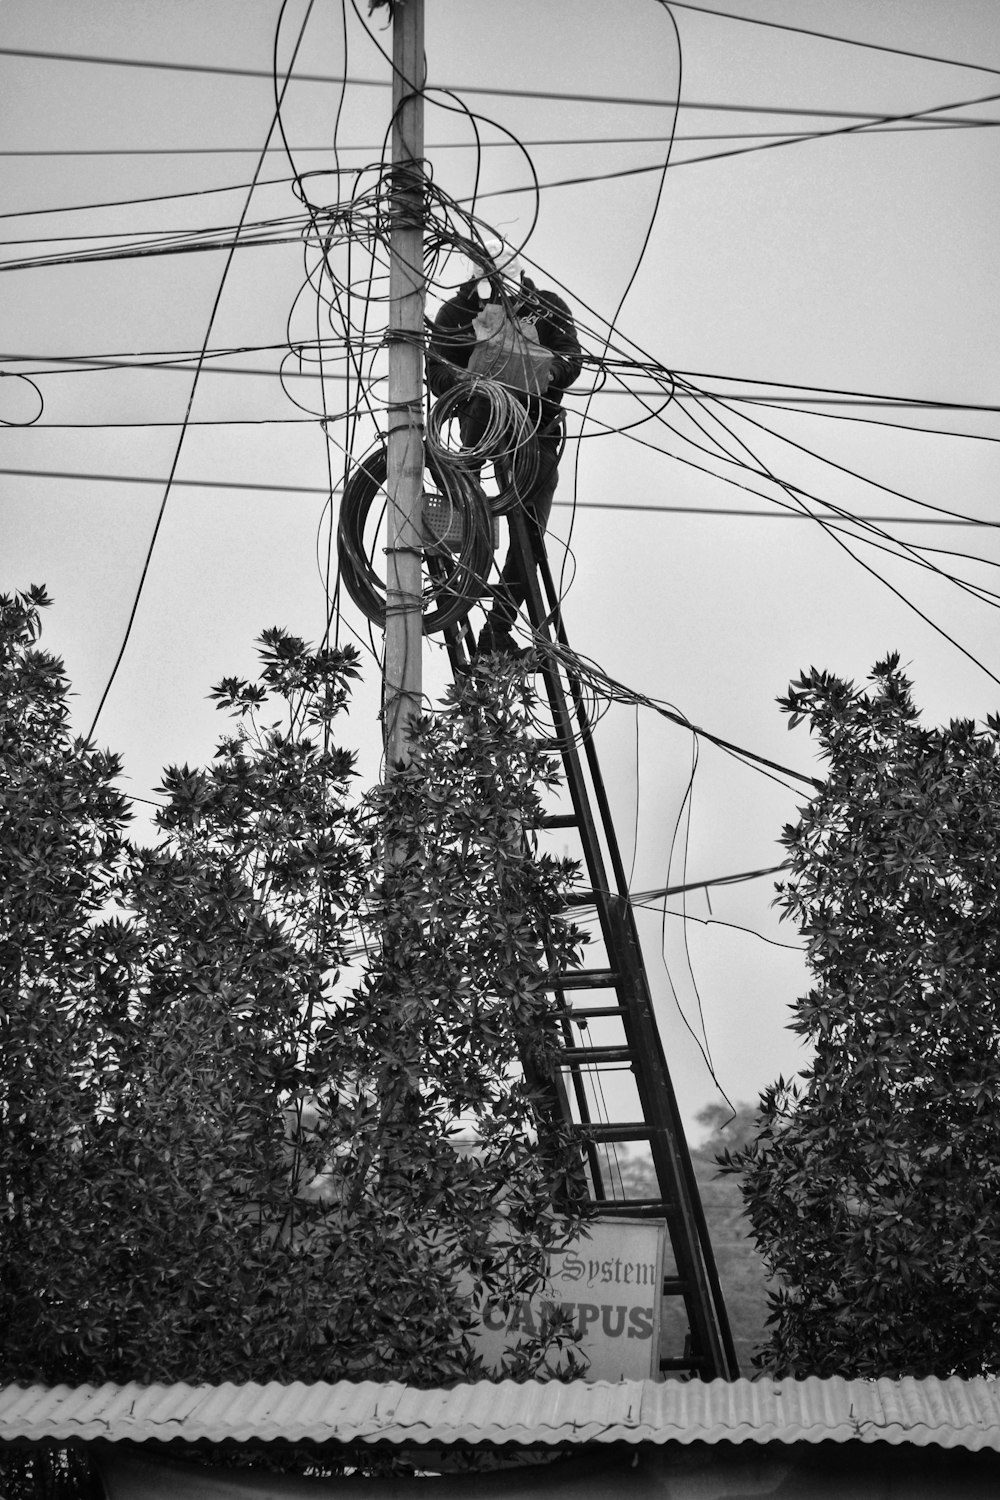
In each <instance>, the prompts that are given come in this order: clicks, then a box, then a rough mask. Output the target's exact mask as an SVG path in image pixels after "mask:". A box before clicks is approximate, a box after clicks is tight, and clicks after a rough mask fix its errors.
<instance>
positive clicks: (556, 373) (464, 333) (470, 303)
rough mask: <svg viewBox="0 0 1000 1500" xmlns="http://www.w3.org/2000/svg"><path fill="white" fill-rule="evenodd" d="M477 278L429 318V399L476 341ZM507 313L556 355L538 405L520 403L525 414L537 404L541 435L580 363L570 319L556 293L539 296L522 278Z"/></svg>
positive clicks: (448, 382) (450, 381)
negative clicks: (528, 327) (529, 324)
mask: <svg viewBox="0 0 1000 1500" xmlns="http://www.w3.org/2000/svg"><path fill="white" fill-rule="evenodd" d="M482 279H483V278H481V277H476V278H475V279H474V280H472V281H466V282H465V283H464V284H463V285H462V286H461V287H460V288H459V290H458V292H457V293H456V295H455V296H454V297H452V298H451V300H450V301H449V302H446V303H445V305H444V306H443V307H442V309H441V311H440V312H439V313H438V315H437V317H436V318H435V319H434V326H433V329H432V331H431V339H430V347H429V349H428V354H427V380H428V384H429V385H430V388H431V394H432V395H434V396H440V395H443V393H444V392H445V391H447V390H449V389H450V388H451V386H453V385H454V384H455V381H456V380H457V378H458V374H459V372H460V371H461V370H464V369H465V368H466V367H467V366H468V363H469V355H470V354H471V353H472V349H473V346H474V344H475V342H476V334H475V330H474V329H473V326H472V324H473V321H474V319H475V318H476V316H477V314H478V313H479V312H480V311H481V310H482V308H483V307H484V306H485V301H488V300H490V299H488V298H487V299H485V301H484V299H483V298H481V297H480V296H479V293H478V292H477V290H476V288H477V287H478V285H479V283H480V281H481V280H482ZM510 311H511V313H512V315H513V316H514V317H515V318H522V319H529V320H530V321H532V322H533V323H534V325H535V331H536V333H537V334H538V342H539V343H540V344H541V345H542V347H543V348H545V349H549V350H551V351H552V353H553V354H554V355H555V356H556V358H555V361H554V363H553V366H552V374H551V377H550V380H549V384H548V387H547V388H546V391H545V394H544V396H543V398H542V400H541V402H540V403H539V402H538V400H537V398H536V397H525V398H524V399H525V401H526V403H527V405H528V409H529V411H530V410H531V409H532V408H533V407H535V406H537V405H539V404H540V406H541V411H540V419H541V420H540V426H541V428H542V429H543V430H544V429H545V428H547V427H550V426H551V425H552V424H553V423H554V422H555V420H556V418H557V417H558V415H559V408H560V406H561V405H562V398H563V391H564V390H565V389H566V387H567V386H570V385H572V384H573V382H574V380H576V379H577V377H578V376H579V374H580V369H581V367H582V364H583V354H582V352H581V350H580V344H579V341H578V340H577V336H576V328H575V326H574V323H573V314H572V313H571V312H570V310H569V308H568V307H567V306H566V303H565V302H564V301H563V300H562V298H561V297H558V296H556V294H555V292H547V291H539V289H538V288H537V287H536V286H535V284H534V282H532V281H529V280H528V278H527V276H525V277H524V278H523V280H522V283H521V294H520V296H515V297H514V298H513V299H512V301H511V304H510Z"/></svg>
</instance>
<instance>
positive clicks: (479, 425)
mask: <svg viewBox="0 0 1000 1500" xmlns="http://www.w3.org/2000/svg"><path fill="white" fill-rule="evenodd" d="M484 243H485V249H486V251H487V254H488V255H489V257H490V259H489V260H488V261H486V262H485V264H484V265H483V274H482V276H479V277H473V278H472V279H471V280H469V281H466V282H465V283H463V285H462V286H461V287H460V288H459V290H458V292H457V293H456V295H455V296H454V297H452V298H451V300H450V301H448V302H446V303H445V304H444V306H443V307H442V308H441V311H440V312H439V313H438V315H437V317H436V318H435V320H434V329H433V332H432V334H431V340H430V347H429V350H428V358H427V379H428V384H429V385H430V389H431V394H432V395H433V396H435V397H441V396H444V395H445V394H446V393H449V392H452V393H453V399H454V408H455V414H456V415H457V416H458V418H459V429H460V433H461V438H462V443H463V446H464V447H465V448H466V449H467V450H470V452H471V453H472V454H473V455H474V459H473V463H472V465H471V467H474V468H477V469H478V467H479V466H481V463H482V462H484V461H485V460H486V459H487V458H494V459H497V460H499V461H500V463H501V465H502V466H504V469H505V473H506V474H507V475H508V482H509V483H510V485H511V487H512V489H513V491H514V503H515V504H518V505H520V506H521V508H522V510H523V513H524V515H525V517H526V518H527V520H528V523H529V526H530V527H531V528H533V529H534V531H535V532H536V533H537V535H538V536H540V537H541V536H544V535H545V528H546V526H547V525H548V520H549V515H550V513H551V510H552V499H553V496H554V495H555V491H556V485H557V483H558V480H559V472H558V471H559V458H560V455H561V453H562V448H563V443H564V440H565V427H564V418H563V413H562V398H563V392H564V391H565V390H566V388H567V387H568V386H570V385H572V384H573V382H574V380H576V379H577V377H578V376H579V374H580V369H581V366H582V362H583V355H582V352H581V349H580V344H579V341H578V339H577V334H576V327H575V324H574V322H573V315H572V313H571V312H570V310H569V308H568V307H567V305H566V303H565V302H564V301H563V300H562V298H561V297H559V296H557V295H556V293H555V292H550V291H545V290H542V289H540V288H538V287H536V286H535V284H534V282H533V281H531V280H530V279H529V278H528V277H527V276H526V275H525V274H524V270H523V268H522V266H521V264H520V261H519V260H518V259H517V257H516V255H515V254H514V253H513V252H512V251H511V250H510V248H509V246H507V245H505V244H504V242H503V240H501V239H499V238H496V239H487V240H486V241H485V242H484ZM484 260H485V258H484ZM470 376H471V377H473V378H472V379H471V380H470V378H469V377H470ZM475 377H480V381H481V382H483V383H479V382H477V380H476V378H475ZM497 386H500V387H502V388H503V391H504V392H505V393H506V399H505V400H499V401H498V399H497V389H496V388H497ZM465 392H467V398H464V394H463V393H465ZM476 458H478V463H477V462H475V459H476ZM525 587H526V585H525V580H524V578H523V575H522V572H521V568H520V565H519V562H518V559H517V557H516V556H515V549H514V548H513V546H512V547H511V548H510V550H509V551H508V553H507V558H506V561H505V562H504V565H503V568H502V570H501V573H500V583H499V585H498V587H497V589H496V590H495V598H494V603H493V607H492V609H491V611H490V613H489V614H488V615H487V617H486V623H485V625H484V627H483V630H482V633H481V635H480V638H479V653H480V654H487V653H489V652H493V651H499V652H505V653H508V654H510V655H517V654H519V653H518V648H517V646H516V645H515V643H514V639H513V637H512V635H511V629H512V627H513V624H514V621H515V619H516V618H517V611H518V607H519V606H520V605H521V604H522V603H523V602H524V597H525Z"/></svg>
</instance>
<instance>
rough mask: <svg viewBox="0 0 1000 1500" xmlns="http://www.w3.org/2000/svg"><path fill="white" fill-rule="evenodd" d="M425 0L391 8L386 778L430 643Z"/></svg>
mask: <svg viewBox="0 0 1000 1500" xmlns="http://www.w3.org/2000/svg"><path fill="white" fill-rule="evenodd" d="M423 83H424V0H395V3H394V4H393V5H392V175H391V182H390V190H389V216H390V237H389V402H388V419H389V430H388V436H387V471H388V472H387V478H386V492H387V495H388V506H387V513H386V528H387V534H388V535H387V543H386V546H387V554H386V618H385V669H384V688H383V699H382V711H383V736H384V744H385V775H386V777H387V778H388V777H390V776H391V775H392V773H393V771H394V769H395V768H396V767H397V766H398V765H399V763H400V762H405V761H406V760H407V759H408V758H409V757H408V753H407V745H406V726H407V724H408V723H409V721H410V719H411V718H412V717H413V715H414V714H415V713H417V712H418V711H419V708H420V701H421V690H422V678H421V652H422V647H423V607H422V606H423V600H422V594H423V579H422V552H421V544H422V506H423V478H424V344H423V338H424V231H423V212H424V201H423V200H424V194H423V187H424V161H423V155H424V100H423V94H422V92H421V90H422V88H423Z"/></svg>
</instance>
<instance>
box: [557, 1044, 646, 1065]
mask: <svg viewBox="0 0 1000 1500" xmlns="http://www.w3.org/2000/svg"><path fill="white" fill-rule="evenodd" d="M634 1059H635V1048H634V1047H563V1048H561V1049H560V1052H559V1065H560V1067H565V1066H566V1065H567V1064H568V1065H569V1066H570V1067H575V1066H576V1065H577V1063H618V1062H632V1061H633V1060H634Z"/></svg>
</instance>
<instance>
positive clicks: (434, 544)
mask: <svg viewBox="0 0 1000 1500" xmlns="http://www.w3.org/2000/svg"><path fill="white" fill-rule="evenodd" d="M425 452H426V466H427V469H428V470H429V472H430V475H431V478H432V480H433V483H434V485H435V487H436V493H435V494H434V495H431V496H428V495H425V496H424V501H423V505H424V511H423V517H422V534H423V551H424V556H425V558H426V559H427V564H428V574H429V579H428V583H427V585H426V587H425V588H424V614H423V631H424V634H425V635H433V634H434V632H435V631H440V630H444V629H446V628H447V627H448V626H449V625H453V624H455V623H456V621H458V620H460V619H462V618H463V617H464V616H465V615H467V614H468V612H469V610H470V608H471V607H472V605H473V604H474V603H475V601H476V599H478V598H479V597H480V596H481V595H482V594H483V593H484V592H485V591H486V589H487V584H486V579H487V577H488V575H489V571H490V567H491V565H492V562H493V537H492V528H491V522H490V514H489V509H488V507H487V504H486V500H485V496H484V495H483V492H482V490H481V488H480V486H479V484H478V483H477V481H476V479H475V477H474V476H473V475H471V474H468V473H466V472H464V471H463V470H462V468H461V467H459V466H458V465H455V464H453V463H449V462H448V461H447V460H444V459H442V458H441V456H440V455H438V454H435V453H434V452H433V451H431V449H430V447H429V445H428V447H427V449H426V450H425ZM388 467H389V463H388V454H387V451H386V449H385V447H384V446H383V447H379V448H378V449H376V451H375V452H374V453H371V454H369V456H368V457H367V458H366V459H364V461H363V462H362V463H360V464H359V465H358V466H357V468H356V469H355V470H354V472H353V473H352V474H351V477H350V479H349V480H348V481H347V484H346V485H345V487H344V494H343V498H342V500H341V504H340V521H339V524H338V527H337V553H338V556H339V559H340V569H341V577H342V579H343V582H344V587H345V588H346V589H347V592H348V593H349V594H350V596H351V598H352V599H353V600H354V602H355V604H356V605H357V606H358V608H359V609H360V610H361V611H362V613H363V614H365V615H366V616H367V617H368V619H369V620H371V621H372V622H373V623H374V624H376V625H378V626H380V627H381V628H382V629H384V628H385V616H386V585H385V582H384V581H383V579H382V578H380V577H379V575H378V573H377V572H376V570H375V567H374V563H373V556H372V554H373V551H374V546H373V544H370V543H368V542H366V540H365V532H366V526H367V524H368V518H369V515H370V513H371V510H372V506H373V504H374V502H375V501H376V499H377V497H378V496H379V495H381V496H382V504H383V508H384V505H385V503H386V496H385V482H386V477H387V474H388Z"/></svg>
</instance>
